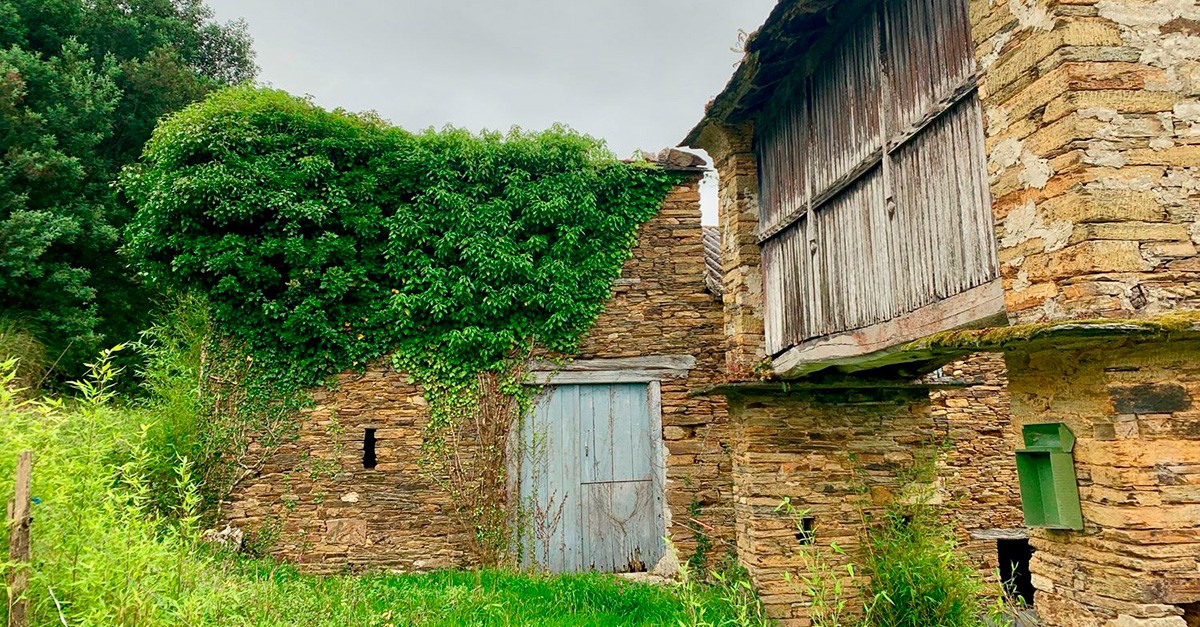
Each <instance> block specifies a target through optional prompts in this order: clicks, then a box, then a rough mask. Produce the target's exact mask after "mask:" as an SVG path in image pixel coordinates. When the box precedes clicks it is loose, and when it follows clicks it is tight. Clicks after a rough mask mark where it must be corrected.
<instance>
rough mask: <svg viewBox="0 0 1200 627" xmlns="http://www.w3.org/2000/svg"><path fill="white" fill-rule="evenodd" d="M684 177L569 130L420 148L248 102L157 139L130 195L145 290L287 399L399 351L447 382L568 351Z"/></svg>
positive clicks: (374, 126)
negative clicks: (229, 347)
mask: <svg viewBox="0 0 1200 627" xmlns="http://www.w3.org/2000/svg"><path fill="white" fill-rule="evenodd" d="M676 180H677V178H676V176H675V175H672V174H670V173H667V172H664V171H662V170H660V169H657V168H655V167H652V166H649V165H646V164H636V163H634V164H630V163H623V162H620V161H618V160H616V159H614V158H613V156H612V155H611V154H610V153H608V152H607V151H606V150H605V149H604V146H603V144H602V143H601V142H599V141H597V140H594V139H592V138H589V137H586V136H583V135H580V134H577V133H574V132H572V131H569V130H567V129H564V128H554V129H551V130H549V131H545V132H541V133H526V132H520V131H517V130H514V131H511V132H509V133H507V134H501V133H484V134H472V133H469V132H467V131H464V130H459V129H453V128H447V129H445V130H441V131H433V130H429V131H425V132H420V133H412V132H408V131H405V130H402V129H399V128H396V127H393V126H390V125H388V124H386V123H385V122H383V121H381V120H380V119H378V118H377V117H375V116H372V115H357V114H351V113H347V112H344V111H341V110H337V111H326V110H323V109H321V108H319V107H317V106H315V105H313V104H311V103H310V102H308V101H306V100H303V99H300V98H296V97H293V96H290V95H288V94H286V93H284V92H281V91H276V90H269V89H259V88H251V87H238V88H232V89H227V90H224V91H221V92H218V93H216V94H214V95H212V96H210V97H209V98H208V99H206V100H205V101H203V102H201V103H198V104H196V105H193V106H191V107H189V108H187V109H185V110H184V111H182V112H180V113H178V114H176V115H174V116H172V117H170V118H168V119H167V120H165V121H164V122H163V123H162V124H160V126H159V127H158V129H157V130H156V131H155V133H154V136H153V138H152V139H151V141H150V142H149V143H148V145H147V147H146V150H145V153H144V155H143V158H142V160H141V162H140V163H139V164H138V165H136V166H134V167H132V168H130V169H128V170H127V171H126V173H125V175H124V177H123V180H122V189H123V190H124V192H125V193H126V194H127V195H128V196H129V197H130V199H131V200H132V201H133V203H134V204H135V205H136V207H137V213H136V215H135V217H134V220H133V222H132V225H131V226H130V228H129V232H128V242H129V243H128V252H129V253H130V254H131V257H132V258H133V259H134V261H135V265H136V267H137V269H138V270H139V271H140V272H141V273H142V276H143V277H144V279H145V280H147V281H149V282H151V283H154V284H157V285H160V286H163V287H166V288H168V289H171V290H175V291H182V292H190V293H195V294H199V295H202V296H204V297H205V298H207V300H208V301H209V303H210V304H211V307H212V315H213V320H214V321H215V323H216V325H217V327H218V329H220V330H221V331H222V332H224V333H226V334H228V335H229V336H231V337H233V338H235V339H237V340H239V341H240V342H241V343H244V345H245V347H246V348H247V350H248V352H249V359H251V360H254V361H255V362H256V366H257V368H256V370H257V371H259V372H261V373H262V381H261V383H265V384H266V385H267V386H268V387H269V388H271V389H273V390H296V389H301V388H303V387H305V386H310V385H313V384H317V383H320V382H321V381H323V380H325V379H326V378H327V377H328V376H330V375H332V374H334V373H337V372H339V371H342V370H345V369H351V368H356V367H357V368H362V367H364V366H365V365H366V364H367V363H368V362H370V361H372V360H374V359H377V358H379V357H382V356H385V355H388V354H392V353H394V354H395V355H396V356H397V361H398V362H399V363H398V366H400V367H401V368H403V369H405V370H407V371H409V372H410V373H413V374H414V375H415V376H416V377H417V378H418V380H419V381H421V382H422V383H427V384H428V383H433V382H437V383H438V384H440V385H442V386H445V385H453V384H454V382H467V381H471V380H473V379H474V377H475V376H476V375H478V374H479V373H481V372H486V371H489V370H495V369H498V368H500V367H501V365H502V364H503V363H504V361H505V359H506V358H508V357H510V356H511V355H512V354H513V353H514V351H518V352H520V351H524V350H527V349H528V347H532V346H537V347H544V348H546V349H549V350H553V351H560V352H566V353H569V352H571V351H572V349H573V348H574V346H575V343H576V341H577V340H578V338H579V337H580V336H581V335H582V334H583V332H584V331H586V330H587V328H588V327H589V326H590V324H591V323H592V321H593V320H594V319H595V317H596V316H597V315H598V314H599V313H600V311H601V310H602V308H603V306H604V302H605V300H606V299H607V297H608V295H609V290H610V286H611V283H612V281H613V280H614V279H615V278H617V277H618V275H619V273H620V269H621V266H622V264H623V262H624V260H625V259H626V258H627V256H628V255H629V250H630V248H631V247H632V245H633V243H634V239H635V236H636V231H637V227H638V226H639V225H640V224H641V223H642V222H644V221H645V220H647V219H649V218H650V217H651V216H652V215H653V214H654V213H655V212H656V211H657V209H658V207H659V205H660V204H661V202H662V200H663V198H664V197H665V195H666V193H667V191H668V190H669V188H670V187H671V185H672V184H673V183H674V182H676Z"/></svg>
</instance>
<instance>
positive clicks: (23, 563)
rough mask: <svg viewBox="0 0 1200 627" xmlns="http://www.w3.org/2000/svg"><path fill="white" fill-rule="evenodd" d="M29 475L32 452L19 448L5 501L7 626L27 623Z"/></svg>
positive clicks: (30, 477)
mask: <svg viewBox="0 0 1200 627" xmlns="http://www.w3.org/2000/svg"><path fill="white" fill-rule="evenodd" d="M32 477H33V453H31V452H30V451H22V452H21V454H20V455H19V456H18V457H17V478H16V489H15V490H13V492H14V496H13V499H12V500H11V501H9V502H8V559H9V562H11V563H12V570H10V571H9V573H8V627H28V626H29V599H27V598H25V594H26V592H28V591H29V562H30V548H29V527H30V524H31V523H32V522H33V517H32V516H31V515H30V511H29V509H30V505H29V502H30V496H29V494H30V484H31V480H32Z"/></svg>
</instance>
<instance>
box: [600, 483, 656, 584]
mask: <svg viewBox="0 0 1200 627" xmlns="http://www.w3.org/2000/svg"><path fill="white" fill-rule="evenodd" d="M657 489H658V488H657V486H656V485H655V482H653V481H650V480H646V481H619V482H614V483H590V484H585V485H584V486H583V499H584V501H583V524H584V529H585V532H584V534H583V554H584V556H585V563H584V569H585V570H594V571H599V572H606V573H626V572H645V571H647V570H649V569H651V568H653V567H654V565H655V564H656V563H658V560H659V559H660V558H661V557H662V552H663V549H662V528H661V527H662V525H661V523H660V514H659V512H660V508H659V507H658V506H657V496H656V490H657Z"/></svg>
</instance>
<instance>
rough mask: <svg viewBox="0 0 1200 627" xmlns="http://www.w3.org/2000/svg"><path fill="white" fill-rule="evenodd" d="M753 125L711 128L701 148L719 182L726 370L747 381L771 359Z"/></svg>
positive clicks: (704, 135) (698, 143) (707, 128)
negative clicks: (768, 355)
mask: <svg viewBox="0 0 1200 627" xmlns="http://www.w3.org/2000/svg"><path fill="white" fill-rule="evenodd" d="M753 137H754V128H753V126H752V125H750V124H743V125H736V126H728V125H719V126H718V125H710V126H708V127H706V128H705V130H704V132H703V134H702V135H701V137H700V138H699V140H698V142H697V146H698V147H701V148H703V149H705V150H706V151H708V153H709V154H710V155H712V158H713V165H714V166H715V167H716V171H717V178H718V186H719V187H718V192H717V193H718V198H717V202H718V210H719V212H720V221H721V225H720V228H721V263H722V268H721V270H722V280H723V285H724V293H725V295H724V304H725V354H726V369H727V371H728V373H729V376H730V377H731V378H733V379H744V378H747V377H748V376H749V375H750V374H751V371H752V370H753V369H754V368H755V367H756V366H757V365H759V364H760V363H762V362H763V360H764V359H765V358H766V340H765V338H764V327H763V304H764V299H763V275H762V248H761V247H760V246H759V245H758V239H757V237H758V161H757V159H756V158H755V155H754V151H753V149H752V148H751V143H752V141H753Z"/></svg>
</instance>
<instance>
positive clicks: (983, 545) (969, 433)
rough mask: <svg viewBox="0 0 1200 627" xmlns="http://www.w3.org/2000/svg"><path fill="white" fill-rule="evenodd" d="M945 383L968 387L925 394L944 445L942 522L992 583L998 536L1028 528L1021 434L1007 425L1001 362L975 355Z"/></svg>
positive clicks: (954, 366) (945, 371) (949, 371)
mask: <svg viewBox="0 0 1200 627" xmlns="http://www.w3.org/2000/svg"><path fill="white" fill-rule="evenodd" d="M942 378H943V379H949V380H961V381H966V382H969V383H970V385H969V386H968V387H965V388H961V389H949V390H934V391H932V392H931V393H930V400H931V402H932V408H933V409H932V413H933V419H934V421H935V422H936V424H937V426H938V432H939V433H942V434H944V436H943V437H944V438H945V442H946V444H947V446H946V449H945V451H944V452H943V453H942V454H941V455H940V456H939V457H938V477H939V482H940V486H939V488H940V492H941V494H942V500H943V503H944V504H945V506H946V520H947V522H949V523H951V524H953V525H954V528H955V529H956V530H957V531H958V535H959V540H960V542H961V543H962V546H963V547H964V548H965V549H966V550H967V552H968V553H969V554H970V556H971V559H972V560H973V561H974V562H975V564H976V565H977V567H978V568H979V570H980V572H981V573H982V574H983V575H984V576H985V577H987V578H989V579H995V576H994V573H995V571H996V569H997V568H998V567H999V565H1000V564H999V557H998V553H997V546H996V540H995V538H994V536H996V535H997V534H996V533H995V532H997V531H1004V532H1008V533H1009V534H1012V533H1013V532H1019V531H1020V530H1023V529H1024V528H1025V518H1024V515H1023V514H1022V513H1021V491H1020V487H1019V485H1018V483H1017V467H1016V461H1015V455H1016V453H1015V452H1016V450H1017V448H1018V444H1019V437H1018V436H1019V434H1018V433H1017V432H1016V431H1015V430H1014V429H1013V428H1012V425H1011V420H1010V417H1009V411H1010V410H1009V397H1008V372H1007V369H1006V368H1005V366H1004V357H1003V356H1001V355H996V354H987V353H984V354H978V355H973V356H971V357H970V358H967V359H964V360H961V361H957V362H954V363H951V364H948V365H946V366H945V367H944V368H942ZM980 536H983V537H982V538H981V537H980Z"/></svg>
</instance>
